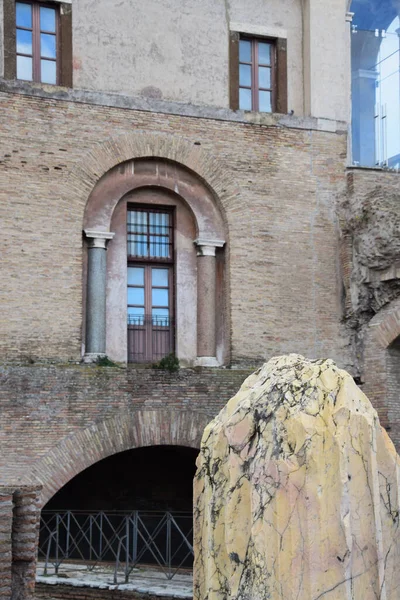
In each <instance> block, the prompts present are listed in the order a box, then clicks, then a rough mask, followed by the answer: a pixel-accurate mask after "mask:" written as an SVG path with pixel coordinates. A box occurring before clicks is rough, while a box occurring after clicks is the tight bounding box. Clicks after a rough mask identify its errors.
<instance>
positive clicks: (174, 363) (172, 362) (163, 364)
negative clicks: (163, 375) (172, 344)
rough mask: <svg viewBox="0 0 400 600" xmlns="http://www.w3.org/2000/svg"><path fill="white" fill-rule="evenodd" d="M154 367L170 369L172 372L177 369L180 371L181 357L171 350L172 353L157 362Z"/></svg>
mask: <svg viewBox="0 0 400 600" xmlns="http://www.w3.org/2000/svg"><path fill="white" fill-rule="evenodd" d="M153 367H154V369H162V370H164V371H169V372H170V373H175V372H176V371H179V367H180V365H179V358H177V357H176V356H175V354H174V353H173V352H171V354H167V355H166V356H164V358H162V359H161V360H160V362H158V363H155V364H154V365H153Z"/></svg>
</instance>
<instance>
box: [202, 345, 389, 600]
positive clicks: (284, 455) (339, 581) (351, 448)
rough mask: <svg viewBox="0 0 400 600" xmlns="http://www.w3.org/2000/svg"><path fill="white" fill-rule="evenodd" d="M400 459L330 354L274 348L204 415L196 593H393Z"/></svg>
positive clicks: (216, 597) (303, 597)
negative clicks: (275, 353) (280, 352)
mask: <svg viewBox="0 0 400 600" xmlns="http://www.w3.org/2000/svg"><path fill="white" fill-rule="evenodd" d="M399 481H400V459H399V457H398V456H397V454H396V451H395V449H394V446H393V444H392V442H391V440H390V439H389V437H388V435H387V434H386V432H385V431H384V429H382V427H381V426H380V424H379V420H378V417H377V414H376V412H375V410H374V409H373V407H372V405H371V403H370V402H369V400H368V399H367V397H366V396H365V395H364V394H363V393H362V391H361V390H360V389H359V388H358V387H357V386H356V384H355V383H354V381H353V379H352V377H351V376H350V375H349V374H348V373H346V372H345V371H343V370H340V369H339V368H338V367H337V366H336V365H335V364H334V363H333V362H332V361H331V360H308V359H305V358H304V357H302V356H299V355H295V354H291V355H288V356H281V357H277V358H273V359H272V360H270V361H269V362H268V363H266V364H265V365H264V366H263V367H261V368H260V369H259V370H258V371H256V372H255V373H254V374H253V375H251V376H250V377H249V378H248V379H247V380H246V381H245V382H244V384H243V385H242V387H241V389H240V390H239V392H238V393H237V394H236V396H234V397H233V398H232V399H231V400H230V401H229V402H228V404H227V405H226V406H225V408H224V409H223V410H222V411H221V412H220V413H219V415H218V416H217V417H216V418H215V419H214V420H213V421H212V422H211V423H210V424H209V425H208V426H207V427H206V429H205V431H204V435H203V439H202V445H201V452H200V455H199V458H198V461H197V473H196V476H195V482H194V494H195V501H194V502H195V503H194V523H195V531H194V548H195V563H194V599H195V600H233V599H234V600H264V599H271V600H320V599H324V600H400V530H399V509H400V505H399V492H400V489H399Z"/></svg>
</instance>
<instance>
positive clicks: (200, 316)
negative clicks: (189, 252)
mask: <svg viewBox="0 0 400 600" xmlns="http://www.w3.org/2000/svg"><path fill="white" fill-rule="evenodd" d="M194 243H195V245H196V246H197V257H198V258H197V360H196V364H197V365H199V366H203V367H218V366H219V363H218V361H217V358H216V350H217V347H216V318H215V317H216V265H215V250H216V248H222V247H223V246H224V244H225V242H224V241H223V240H205V239H200V238H199V239H197V240H195V242H194Z"/></svg>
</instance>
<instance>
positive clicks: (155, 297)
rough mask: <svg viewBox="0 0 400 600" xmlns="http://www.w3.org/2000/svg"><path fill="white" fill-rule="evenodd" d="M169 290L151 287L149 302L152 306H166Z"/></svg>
mask: <svg viewBox="0 0 400 600" xmlns="http://www.w3.org/2000/svg"><path fill="white" fill-rule="evenodd" d="M168 292H169V290H159V289H157V288H153V289H152V290H151V303H152V305H153V306H168V296H169V294H168Z"/></svg>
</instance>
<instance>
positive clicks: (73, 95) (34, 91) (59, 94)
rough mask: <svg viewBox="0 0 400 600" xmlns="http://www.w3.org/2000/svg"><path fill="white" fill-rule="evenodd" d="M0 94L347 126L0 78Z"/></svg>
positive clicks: (341, 129) (292, 125) (332, 129)
mask: <svg viewBox="0 0 400 600" xmlns="http://www.w3.org/2000/svg"><path fill="white" fill-rule="evenodd" d="M0 92H8V93H13V94H21V95H24V96H33V97H36V98H45V99H48V100H61V101H64V102H78V103H81V104H94V105H97V106H108V107H113V108H123V109H127V110H138V111H145V112H156V113H161V114H169V115H178V116H182V117H194V118H198V119H211V120H217V121H233V122H236V123H244V124H254V125H265V126H269V127H273V126H275V127H287V128H289V129H306V130H315V131H325V132H329V133H340V134H345V133H347V124H346V123H345V122H343V121H335V120H332V119H325V118H315V117H301V116H297V115H291V114H287V115H282V114H278V113H273V114H271V113H257V112H250V111H243V110H238V111H233V110H230V109H229V108H222V107H213V106H200V105H195V104H183V103H180V102H170V101H167V100H158V99H154V98H142V97H138V96H125V95H123V94H116V93H112V92H97V91H91V90H80V89H72V88H66V87H60V86H54V85H46V84H39V83H30V82H26V81H16V80H12V81H10V80H6V79H2V78H0Z"/></svg>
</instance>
